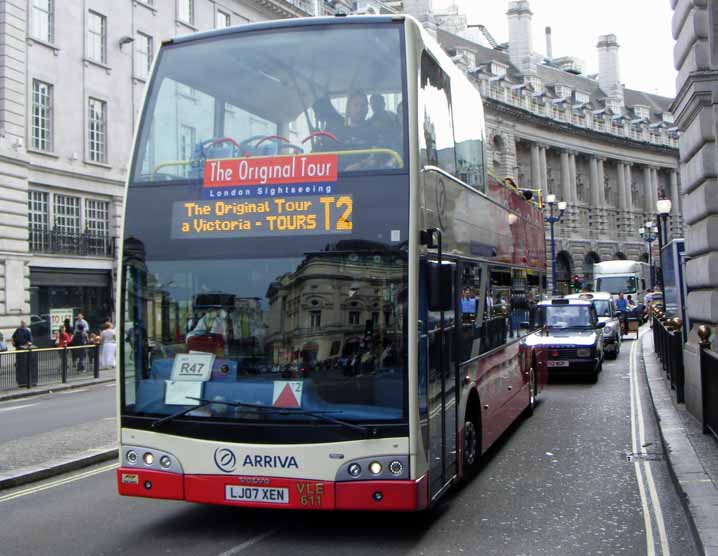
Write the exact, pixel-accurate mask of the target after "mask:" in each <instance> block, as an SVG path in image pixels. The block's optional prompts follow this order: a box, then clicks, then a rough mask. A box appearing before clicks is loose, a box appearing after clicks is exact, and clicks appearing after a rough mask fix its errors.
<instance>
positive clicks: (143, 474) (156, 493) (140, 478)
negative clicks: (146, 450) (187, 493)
mask: <svg viewBox="0 0 718 556" xmlns="http://www.w3.org/2000/svg"><path fill="white" fill-rule="evenodd" d="M182 487H183V485H182V475H179V474H177V473H164V472H162V471H148V470H144V469H134V468H131V467H120V468H119V469H118V470H117V491H118V492H119V493H120V494H122V495H123V496H144V497H145V498H166V499H169V500H182V499H184V491H183V488H182Z"/></svg>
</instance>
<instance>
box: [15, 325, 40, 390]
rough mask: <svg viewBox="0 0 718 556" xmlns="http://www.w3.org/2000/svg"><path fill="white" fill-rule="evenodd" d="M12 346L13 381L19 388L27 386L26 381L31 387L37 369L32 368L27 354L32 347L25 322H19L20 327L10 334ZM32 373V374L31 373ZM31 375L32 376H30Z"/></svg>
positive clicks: (30, 335)
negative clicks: (13, 358) (13, 360)
mask: <svg viewBox="0 0 718 556" xmlns="http://www.w3.org/2000/svg"><path fill="white" fill-rule="evenodd" d="M12 345H13V346H15V350H16V355H15V381H16V382H17V385H18V386H20V387H24V386H27V385H28V379H30V383H31V385H32V386H35V385H36V384H37V369H35V368H32V367H33V365H32V361H31V360H30V358H31V354H30V353H27V352H26V350H29V349H30V348H31V347H32V332H30V329H29V328H28V327H27V322H25V321H24V320H21V321H20V326H18V327H17V328H16V329H15V332H13V334H12ZM32 371H34V372H32ZM30 375H32V376H30Z"/></svg>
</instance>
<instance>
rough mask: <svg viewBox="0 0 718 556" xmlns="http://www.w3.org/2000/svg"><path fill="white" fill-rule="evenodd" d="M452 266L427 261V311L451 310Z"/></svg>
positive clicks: (452, 294) (452, 296) (452, 295)
mask: <svg viewBox="0 0 718 556" xmlns="http://www.w3.org/2000/svg"><path fill="white" fill-rule="evenodd" d="M452 268H453V266H452V265H450V264H439V263H437V262H436V261H429V264H428V274H429V275H428V276H427V280H426V281H427V284H428V293H429V311H450V310H451V309H453V306H454V304H453V301H454V281H453V279H452V272H451V270H452Z"/></svg>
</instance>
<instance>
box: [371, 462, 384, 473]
mask: <svg viewBox="0 0 718 556" xmlns="http://www.w3.org/2000/svg"><path fill="white" fill-rule="evenodd" d="M381 469H382V467H381V463H379V462H378V461H372V462H371V463H370V464H369V472H370V473H371V474H372V475H379V474H380V473H381Z"/></svg>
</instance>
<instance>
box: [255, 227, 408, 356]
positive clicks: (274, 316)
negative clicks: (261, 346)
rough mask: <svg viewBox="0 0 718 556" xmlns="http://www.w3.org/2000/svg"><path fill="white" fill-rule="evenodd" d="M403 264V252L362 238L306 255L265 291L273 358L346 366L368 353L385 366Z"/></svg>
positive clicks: (397, 337) (395, 339) (401, 295)
mask: <svg viewBox="0 0 718 556" xmlns="http://www.w3.org/2000/svg"><path fill="white" fill-rule="evenodd" d="M349 243H351V244H352V245H345V244H349ZM359 244H362V245H359ZM350 250H351V253H348V254H347V253H346V252H347V251H350ZM342 251H344V252H342ZM406 268H407V266H406V256H405V254H404V253H403V252H401V251H398V250H391V251H388V250H386V248H385V247H384V246H380V245H378V244H377V245H373V244H372V245H369V242H359V241H351V242H339V244H337V246H336V250H333V251H324V252H318V253H311V254H307V255H306V256H305V258H304V260H303V261H302V263H301V264H300V266H299V267H298V268H297V270H296V271H294V272H292V273H287V274H284V275H282V276H280V277H278V278H277V280H275V281H274V282H273V283H272V284H271V285H270V287H269V289H268V291H267V300H268V303H269V309H268V312H267V314H266V325H267V332H266V337H265V342H266V344H267V349H266V351H267V352H270V349H269V346H270V345H271V353H272V360H273V362H274V363H275V364H280V365H286V364H291V363H303V364H311V365H313V364H315V363H316V362H325V361H333V362H337V361H338V360H340V359H342V360H344V363H345V364H347V365H348V364H350V363H351V360H352V359H356V358H358V357H361V356H362V355H363V356H364V358H365V359H366V358H367V357H369V356H368V355H366V354H367V352H371V357H372V358H373V359H374V360H375V361H376V362H378V363H379V366H381V365H382V364H388V363H387V361H383V360H382V359H386V358H387V356H388V353H385V351H386V350H387V348H390V346H397V347H398V346H400V345H402V344H403V338H402V337H403V334H404V332H403V331H404V321H405V319H406V287H407V286H406V279H407V277H406ZM390 349H394V348H393V347H391V348H390Z"/></svg>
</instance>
